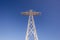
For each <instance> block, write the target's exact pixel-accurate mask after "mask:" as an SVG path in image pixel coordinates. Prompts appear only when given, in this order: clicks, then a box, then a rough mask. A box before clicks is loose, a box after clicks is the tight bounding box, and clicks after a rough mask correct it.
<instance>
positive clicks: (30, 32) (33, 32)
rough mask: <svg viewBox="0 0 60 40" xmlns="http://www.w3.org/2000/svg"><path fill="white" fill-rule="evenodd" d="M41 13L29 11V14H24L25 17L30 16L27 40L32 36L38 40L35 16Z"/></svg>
mask: <svg viewBox="0 0 60 40" xmlns="http://www.w3.org/2000/svg"><path fill="white" fill-rule="evenodd" d="M39 13H40V12H33V11H32V10H29V11H28V12H22V14H23V15H26V16H29V19H28V27H27V32H26V38H25V40H30V39H31V36H32V35H33V40H38V37H37V32H36V28H35V23H34V18H33V16H36V15H39Z"/></svg>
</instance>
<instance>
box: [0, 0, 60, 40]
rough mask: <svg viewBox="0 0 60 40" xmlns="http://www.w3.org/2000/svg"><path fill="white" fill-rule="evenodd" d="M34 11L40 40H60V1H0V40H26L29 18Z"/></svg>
mask: <svg viewBox="0 0 60 40" xmlns="http://www.w3.org/2000/svg"><path fill="white" fill-rule="evenodd" d="M29 9H33V10H34V11H39V12H42V14H41V15H40V16H35V24H36V29H37V34H38V38H39V40H60V0H0V40H25V36H26V35H25V34H26V29H27V21H28V17H27V16H23V15H21V14H20V12H23V11H27V10H29Z"/></svg>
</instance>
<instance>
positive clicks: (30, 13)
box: [22, 10, 40, 16]
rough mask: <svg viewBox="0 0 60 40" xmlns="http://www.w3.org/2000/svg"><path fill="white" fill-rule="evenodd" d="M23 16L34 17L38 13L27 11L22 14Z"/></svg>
mask: <svg viewBox="0 0 60 40" xmlns="http://www.w3.org/2000/svg"><path fill="white" fill-rule="evenodd" d="M22 14H23V15H26V16H32V15H33V16H36V15H39V14H40V12H33V11H32V10H29V11H28V12H22Z"/></svg>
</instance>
